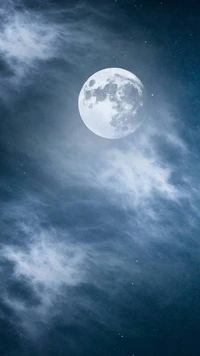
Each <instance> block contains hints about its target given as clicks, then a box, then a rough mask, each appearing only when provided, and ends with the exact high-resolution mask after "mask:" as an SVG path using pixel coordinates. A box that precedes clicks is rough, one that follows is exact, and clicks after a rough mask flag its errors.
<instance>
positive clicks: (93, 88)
mask: <svg viewBox="0 0 200 356" xmlns="http://www.w3.org/2000/svg"><path fill="white" fill-rule="evenodd" d="M143 92H144V86H143V84H142V82H141V81H140V79H139V78H138V77H136V75H134V74H133V73H131V72H129V71H127V70H125V69H121V68H106V69H103V70H100V71H98V72H96V73H94V74H93V75H92V76H91V77H89V78H88V79H87V81H86V82H85V83H84V85H83V87H82V89H81V91H80V94H79V99H78V108H79V113H80V116H81V118H82V120H83V122H84V123H85V125H86V126H87V127H88V129H90V130H91V131H92V132H94V133H95V134H96V135H98V136H101V137H104V138H108V139H118V138H121V137H125V136H127V135H129V134H131V133H133V132H134V131H135V130H136V129H137V128H138V127H139V125H140V124H141V122H142V121H143V120H142V117H141V113H140V110H141V107H142V106H143Z"/></svg>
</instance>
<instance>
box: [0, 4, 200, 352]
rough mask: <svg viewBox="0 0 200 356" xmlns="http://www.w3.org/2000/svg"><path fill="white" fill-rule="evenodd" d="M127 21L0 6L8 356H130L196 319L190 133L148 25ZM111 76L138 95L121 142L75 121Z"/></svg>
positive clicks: (76, 11) (66, 9)
mask: <svg viewBox="0 0 200 356" xmlns="http://www.w3.org/2000/svg"><path fill="white" fill-rule="evenodd" d="M138 6H139V5H138ZM148 6H149V5H148ZM122 8H123V4H122V2H119V4H117V2H114V1H113V2H110V3H109V4H108V2H107V7H106V6H105V4H104V3H102V5H101V6H100V5H98V6H94V4H93V3H89V2H87V3H86V2H74V3H72V2H69V3H66V2H62V1H59V2H48V3H47V2H40V1H36V2H31V1H26V2H21V1H15V2H14V1H8V2H5V1H2V3H1V8H0V17H1V19H2V21H1V25H0V26H1V34H0V66H1V74H0V82H1V87H0V100H1V101H0V105H1V116H2V120H1V124H0V125H1V146H2V150H1V165H2V174H1V180H0V188H1V192H2V202H1V205H0V212H1V241H0V243H1V247H0V254H1V265H0V274H1V281H2V282H1V287H0V292H1V307H2V309H1V317H2V325H3V329H4V330H6V332H4V333H5V335H10V337H11V338H12V340H13V341H12V342H13V349H12V348H11V347H10V346H9V341H8V340H7V339H6V337H5V340H4V341H3V346H1V347H2V354H3V355H6V356H7V355H8V356H9V355H10V356H11V355H13V356H17V355H18V354H20V355H21V354H22V355H28V354H29V355H31V353H28V352H29V351H27V350H29V349H30V348H31V349H32V350H33V351H30V352H33V354H34V355H43V354H45V355H48V356H51V355H52V356H53V355H55V354H56V355H63V354H64V353H65V354H66V352H67V353H69V354H70V355H73V354H74V355H83V354H84V355H85V354H87V355H90V354H92V355H98V354H107V355H108V354H109V353H110V354H112V352H116V354H117V355H121V354H122V352H123V351H124V354H125V355H126V354H127V355H129V354H130V355H131V354H133V353H135V350H136V351H137V354H136V353H135V355H136V356H137V355H141V354H142V353H141V352H143V351H144V352H143V354H145V352H146V350H145V349H144V348H143V346H142V348H141V342H142V343H143V340H149V338H150V339H151V340H157V342H158V340H159V338H161V339H162V340H165V338H166V340H169V339H170V338H169V336H167V329H169V328H170V330H172V331H173V330H176V331H177V333H178V335H179V336H180V335H182V334H181V327H180V326H177V325H176V323H178V322H177V320H178V321H179V322H180V325H183V322H182V315H184V317H187V318H188V320H190V323H192V320H196V319H195V311H194V308H195V305H196V304H195V303H196V301H197V300H198V297H199V294H198V291H197V290H196V289H195V285H196V283H197V277H198V276H197V262H198V253H199V247H200V246H199V241H198V234H199V227H198V222H199V204H200V202H199V194H198V192H199V173H200V172H199V168H198V159H199V157H198V142H197V133H195V132H194V130H193V127H191V126H189V125H188V126H187V120H186V119H185V117H184V116H183V115H182V116H183V117H182V116H180V118H179V117H178V114H180V113H181V109H180V108H179V106H178V104H177V101H176V100H174V101H173V95H174V90H175V89H173V88H174V87H175V84H176V83H178V79H177V77H172V76H171V75H170V73H171V72H170V70H169V67H168V66H167V67H166V65H165V66H164V65H163V63H166V62H165V59H164V53H165V51H164V49H163V47H162V46H161V42H160V41H161V38H160V37H159V36H158V37H159V39H158V40H156V38H157V37H156V35H155V33H156V32H155V29H154V28H153V27H151V30H152V34H151V31H150V30H148V29H149V27H148V26H149V25H148V24H149V22H152V20H151V19H149V17H148V16H147V15H148V14H147V13H146V12H137V13H134V12H132V13H133V18H132V17H131V16H130V15H129V14H128V13H127V11H125V9H124V10H123V9H122ZM119 9H120V10H119ZM131 9H132V7H131ZM111 10H112V11H111ZM131 11H133V9H132V10H131ZM137 11H142V10H137ZM159 11H161V10H159ZM138 14H141V16H140V17H138ZM142 14H143V15H142ZM167 16H168V15H167ZM161 28H162V27H161ZM163 36H164V35H163ZM157 41H158V42H157ZM163 41H164V39H163ZM163 51H164V52H163ZM110 66H115V67H118V66H119V67H122V68H125V69H127V70H130V71H132V72H133V73H135V74H136V75H138V77H139V78H140V79H141V80H142V81H143V82H144V85H145V89H146V100H145V103H144V117H145V120H144V123H143V125H141V127H140V128H139V129H138V130H137V131H136V133H135V134H134V135H131V136H129V137H128V138H126V139H122V140H116V141H115V140H114V141H113V140H112V141H110V140H105V139H102V138H100V137H97V136H96V135H93V134H92V133H91V132H89V130H87V128H86V127H84V125H83V124H82V121H81V120H80V117H79V114H78V108H77V99H78V94H79V91H80V89H81V87H82V85H83V83H84V81H85V80H86V79H87V78H88V77H89V76H90V75H92V74H93V73H94V72H95V71H97V70H100V69H102V68H105V67H110ZM163 66H164V69H163ZM168 70H169V74H168ZM165 83H166V84H165ZM172 84H174V86H173V87H172ZM91 85H92V83H91ZM178 87H179V86H178ZM183 87H184V86H183ZM169 88H171V93H170V90H169ZM182 90H183V92H184V94H185V95H186V91H185V89H184V88H183V89H182ZM194 138H195V140H194ZM191 290H192V291H193V294H192V296H190V291H191ZM177 306H178V307H177ZM170 308H171V309H170ZM177 308H178V309H177ZM188 308H190V311H191V312H190V314H189V313H188ZM169 314H170V315H171V318H172V319H170V320H168V318H169ZM172 314H173V316H172ZM161 315H162V317H161ZM173 323H174V324H173ZM193 325H194V329H195V327H196V326H195V325H196V324H195V322H194V324H193ZM187 328H188V329H187ZM187 328H186V329H187V331H188V333H189V334H190V332H191V328H190V326H187ZM36 340H37V345H36ZM38 340H39V341H38ZM98 340H100V341H98ZM131 340H134V343H133V341H131ZM141 340H142V341H141ZM148 342H150V341H148ZM32 343H33V344H34V345H32ZM143 344H144V343H143ZM80 345H81V346H80ZM133 346H135V348H134V347H133ZM90 348H91V350H90ZM63 350H64V351H63ZM141 350H142V351H141ZM160 350H161V346H159V352H160ZM154 351H155V350H154V348H153V346H152V349H151V350H150V353H149V355H154V354H155V355H156V353H155V352H154ZM171 354H172V355H174V354H175V353H173V352H172V353H171ZM194 354H195V353H194ZM166 355H167V354H166Z"/></svg>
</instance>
